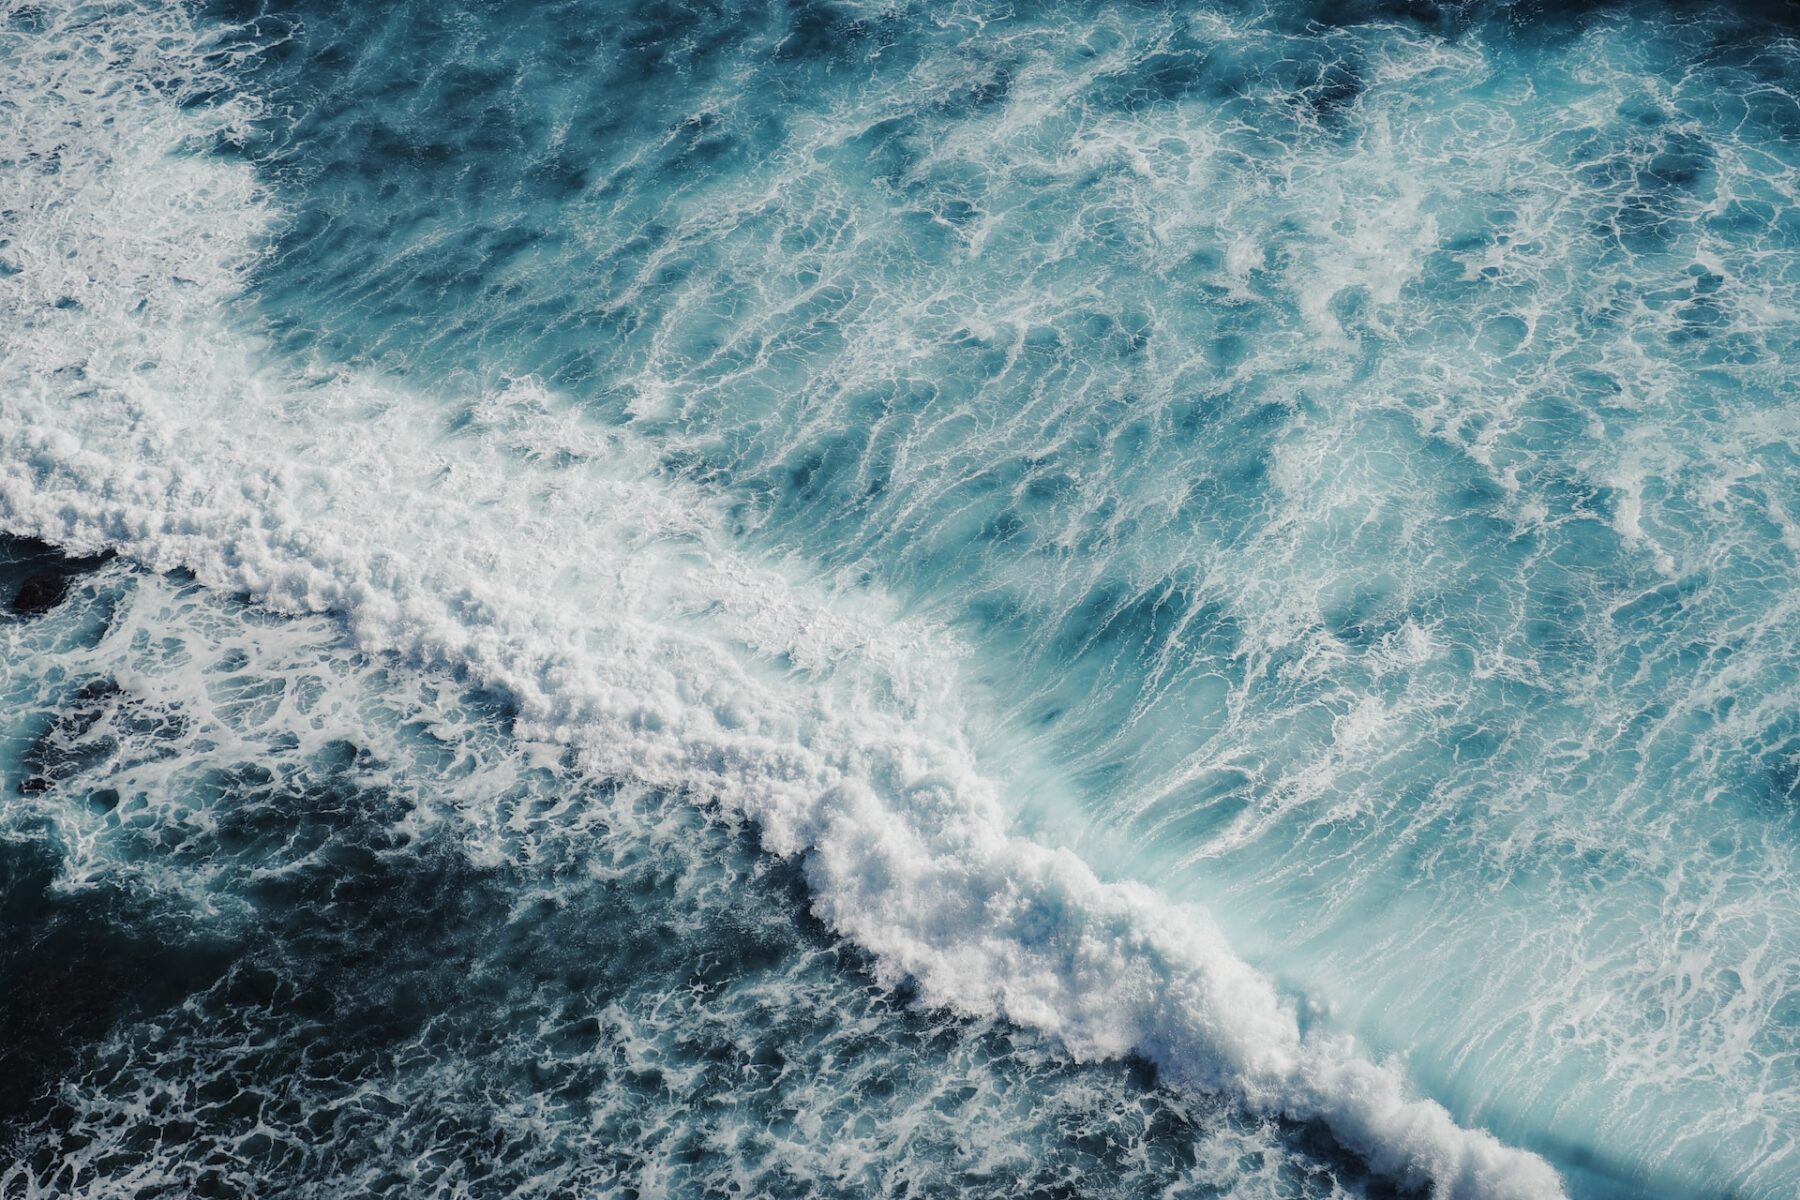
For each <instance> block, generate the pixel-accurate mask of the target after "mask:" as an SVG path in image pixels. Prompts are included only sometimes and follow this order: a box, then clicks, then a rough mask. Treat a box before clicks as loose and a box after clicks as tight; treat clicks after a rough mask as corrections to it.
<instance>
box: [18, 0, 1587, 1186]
mask: <svg viewBox="0 0 1800 1200" xmlns="http://www.w3.org/2000/svg"><path fill="white" fill-rule="evenodd" d="M0 18H3V19H4V21H5V24H6V27H7V28H8V29H9V30H12V31H13V32H10V33H8V34H7V38H8V41H7V43H6V44H5V48H4V51H3V52H0V95H3V96H5V97H8V101H7V103H8V105H9V106H10V107H12V108H14V109H15V112H14V113H13V114H11V116H12V119H9V120H8V121H6V122H5V125H4V132H0V141H3V144H4V145H3V150H0V158H3V159H4V160H5V161H6V162H7V163H8V164H9V165H8V166H7V167H6V168H5V171H6V177H7V183H6V186H7V191H8V194H9V202H8V203H9V207H8V211H7V212H6V214H5V217H4V220H5V229H4V236H5V238H6V243H5V247H4V251H3V253H4V259H5V262H6V265H7V273H6V275H5V277H4V278H3V279H0V327H3V328H5V329H6V330H7V331H8V332H7V333H6V334H5V335H4V343H3V356H0V524H3V525H4V527H5V528H6V529H8V530H10V531H13V532H17V533H23V534H29V535H33V536H38V537H42V538H45V539H47V540H51V541H54V542H57V543H59V544H62V545H64V546H67V547H70V548H73V549H77V550H81V551H88V550H96V549H99V548H101V547H111V548H116V549H118V550H120V551H121V552H123V553H126V554H128V555H130V556H132V557H134V558H135V559H137V560H138V561H140V562H141V563H143V564H145V565H146V566H148V567H151V568H153V569H159V570H162V569H171V568H176V567H184V568H187V569H189V570H192V571H193V572H194V573H195V574H196V575H197V576H198V577H199V578H200V579H201V580H202V581H203V582H204V583H206V584H208V585H210V586H213V587H215V588H221V589H230V590H233V591H238V592H243V593H246V594H248V595H250V596H251V597H253V598H255V599H256V600H257V601H259V602H261V603H263V604H266V605H268V606H270V607H271V608H274V609H277V610H280V611H283V612H292V613H319V612H332V613H336V614H340V615H341V616H342V618H343V619H344V621H345V622H346V623H347V624H348V626H349V628H350V630H351V632H352V634H353V636H354V638H355V639H356V641H357V642H358V644H359V645H361V646H362V647H364V648H365V649H368V650H371V651H394V652H398V653H399V654H401V655H403V656H405V657H406V658H407V659H409V660H410V661H412V662H414V663H416V664H418V665H420V666H422V667H425V668H428V669H433V670H444V671H450V672H454V673H457V674H458V675H461V676H466V677H468V678H471V679H473V680H475V681H478V682H480V683H483V684H485V685H488V686H491V687H494V688H498V689H502V690H504V691H505V692H506V693H507V694H508V695H509V696H510V697H512V699H513V700H514V701H515V703H516V705H517V708H518V713H519V727H520V729H521V731H522V732H523V733H525V734H527V735H528V736H532V737H539V738H549V739H555V740H559V741H563V742H566V743H569V744H571V745H572V746H574V747H575V748H576V750H577V752H578V754H579V755H580V757H581V759H582V761H583V762H584V764H585V765H587V766H589V767H591V768H592V769H594V770H597V771H601V772H606V773H610V774H613V775H616V776H619V777H622V778H628V779H632V780H636V781H640V782H642V783H645V784H648V785H652V786H656V787H664V788H671V789H679V790H683V791H685V792H687V793H689V794H692V795H693V796H694V797H695V798H696V799H698V800H703V801H716V802H718V803H721V804H723V805H726V806H728V807H730V808H732V809H735V810H737V811H740V812H742V813H743V814H744V815H746V816H748V817H750V818H752V819H753V820H754V821H755V822H756V823H757V825H758V827H759V829H760V830H761V836H762V839H763V843H764V845H765V846H766V847H767V849H769V850H770V851H772V852H774V853H776V854H779V855H804V856H805V861H806V874H807V878H808V880H809V881H810V884H811V887H812V890H813V897H814V905H815V908H816V911H817V912H818V914H819V915H820V916H821V917H822V918H823V919H824V920H826V921H827V922H828V923H829V924H830V925H831V927H832V928H833V929H835V930H837V931H838V932H839V933H841V934H843V935H844V936H846V937H849V938H851V939H854V940H855V941H857V942H858V943H860V944H862V945H863V946H865V947H867V948H868V949H869V950H870V951H872V952H873V953H874V954H875V955H876V956H877V957H878V959H879V962H880V964H881V967H880V969H881V971H882V972H883V974H884V975H885V976H886V977H888V978H890V979H892V980H896V981H897V980H900V979H902V978H910V979H912V980H914V981H915V982H916V984H917V986H918V988H919V991H920V994H921V996H922V998H923V999H924V1000H925V1001H926V1002H927V1003H930V1004H934V1005H946V1006H949V1007H952V1008H954V1009H957V1010H961V1011H964V1012H969V1013H986V1012H990V1011H997V1012H999V1013H1001V1014H1003V1015H1004V1016H1006V1017H1007V1018H1009V1019H1010V1020H1012V1021H1015V1022H1017V1023H1019V1024H1021V1025H1023V1026H1027V1027H1029V1028H1032V1029H1037V1030H1042V1031H1044V1032H1046V1033H1048V1034H1050V1035H1053V1036H1054V1037H1055V1038H1057V1039H1058V1040H1059V1041H1060V1042H1061V1044H1062V1045H1064V1046H1065V1047H1066V1048H1067V1050H1068V1051H1069V1053H1070V1054H1071V1055H1073V1056H1074V1057H1076V1058H1077V1059H1088V1058H1094V1057H1100V1056H1115V1055H1124V1054H1128V1053H1134V1052H1135V1053H1137V1054H1140V1055H1143V1056H1144V1057H1146V1058H1148V1059H1150V1060H1151V1061H1153V1062H1155V1063H1156V1064H1157V1065H1158V1066H1159V1067H1160V1068H1161V1070H1162V1073H1163V1077H1164V1078H1165V1079H1166V1080H1167V1081H1169V1082H1171V1083H1173V1084H1175V1085H1178V1086H1183V1087H1192V1088H1200V1089H1205V1090H1209V1091H1223V1092H1226V1093H1229V1094H1233V1095H1236V1096H1239V1097H1241V1098H1242V1099H1243V1101H1244V1102H1245V1103H1246V1104H1247V1105H1249V1106H1250V1107H1251V1108H1252V1109H1254V1110H1258V1111H1263V1112H1268V1113H1280V1114H1284V1115H1287V1116H1290V1117H1294V1118H1298V1119H1302V1120H1319V1121H1323V1122H1324V1123H1325V1124H1326V1125H1328V1126H1329V1127H1330V1129H1331V1130H1332V1131H1333V1133H1334V1134H1335V1135H1336V1136H1337V1137H1338V1138H1339V1139H1340V1140H1341V1141H1342V1142H1343V1143H1344V1144H1346V1145H1347V1146H1349V1147H1351V1148H1353V1149H1355V1150H1356V1151H1357V1152H1358V1153H1360V1154H1361V1155H1363V1156H1365V1157H1366V1158H1367V1160H1368V1161H1369V1162H1370V1164H1371V1165H1372V1166H1373V1167H1374V1168H1375V1169H1377V1170H1378V1171H1380V1172H1382V1173H1384V1174H1387V1175H1389V1176H1392V1177H1393V1178H1395V1179H1397V1180H1399V1181H1401V1182H1403V1183H1406V1184H1410V1185H1417V1186H1426V1185H1430V1186H1433V1187H1434V1188H1435V1190H1436V1191H1437V1192H1438V1194H1441V1195H1444V1196H1450V1197H1521V1198H1523V1197H1544V1196H1554V1195H1559V1194H1560V1193H1561V1189H1560V1186H1559V1183H1558V1181H1557V1179H1556V1177H1555V1174H1554V1173H1553V1172H1552V1171H1551V1169H1550V1168H1549V1167H1548V1166H1547V1165H1546V1164H1545V1163H1544V1162H1542V1161H1541V1160H1539V1159H1538V1158H1536V1157H1534V1156H1532V1155H1529V1154H1526V1153H1523V1152H1520V1151H1516V1150H1512V1149H1509V1148H1507V1147H1505V1146H1502V1145H1501V1144H1500V1143H1499V1142H1498V1141H1496V1140H1495V1139H1494V1138H1492V1137H1491V1136H1489V1135H1487V1134H1484V1133H1481V1132H1478V1131H1470V1130H1465V1129H1461V1128H1459V1127H1458V1126H1457V1125H1456V1124H1455V1123H1454V1121H1453V1120H1452V1119H1451V1117H1450V1116H1449V1114H1448V1113H1447V1112H1446V1111H1445V1110H1444V1109H1443V1108H1442V1107H1441V1106H1439V1105H1437V1104H1435V1103H1432V1102H1430V1101H1427V1100H1421V1099H1416V1098H1410V1097H1409V1096H1408V1095H1407V1093H1406V1090H1405V1087H1404V1084H1403V1081H1402V1079H1401V1077H1400V1075H1399V1074H1397V1073H1396V1072H1395V1071H1394V1070H1391V1069H1389V1068H1385V1067H1381V1066H1376V1065H1373V1064H1371V1063H1369V1062H1367V1061H1365V1060H1363V1059H1361V1058H1359V1057H1358V1056H1357V1054H1356V1052H1355V1050H1354V1049H1353V1047H1352V1046H1351V1045H1350V1044H1349V1043H1348V1042H1347V1041H1346V1040H1342V1039H1337V1038H1332V1037H1324V1036H1316V1035H1310V1034H1303V1033H1302V1031H1301V1029H1300V1027H1299V1023H1298V1021H1297V1019H1296V1016H1295V1013H1294V1011H1293V1009H1292V1007H1291V1005H1290V1004H1289V1003H1287V1002H1286V1001H1284V1000H1283V998H1282V997H1281V996H1279V995H1278V994H1277V992H1276V990H1275V989H1274V988H1273V986H1272V985H1271V984H1270V983H1269V982H1268V981H1267V980H1265V979H1263V978H1262V977H1260V976H1259V975H1258V974H1257V973H1256V972H1254V971H1253V970H1251V969H1250V968H1249V967H1248V966H1246V965H1245V964H1244V963H1243V962H1242V961H1240V960H1239V959H1237V958H1236V957H1235V956H1234V955H1233V954H1232V953H1231V950H1230V948H1229V947H1228V946H1227V945H1226V944H1225V943H1224V941H1223V939H1222V937H1221V936H1220V935H1219V934H1218V932H1216V930H1215V929H1214V927H1213V926H1212V925H1211V923H1210V922H1209V921H1208V920H1207V918H1206V917H1205V916H1204V914H1202V913H1201V912H1199V911H1197V910H1195V909H1193V908H1191V907H1183V906H1177V905H1174V904H1170V903H1167V902H1165V901H1163V900H1161V899H1159V898H1158V897H1157V896H1156V895H1154V894H1153V893H1151V892H1150V891H1148V890H1146V889H1144V888H1141V887H1137V886H1130V885H1119V884H1109V883H1103V882H1101V881H1099V880H1098V879H1097V878H1096V877H1095V875H1094V874H1093V872H1092V871H1091V870H1090V869H1089V868H1088V867H1087V866H1086V865H1085V864H1084V863H1083V862H1082V861H1081V860H1080V859H1078V858H1076V857H1075V856H1074V855H1072V854H1070V853H1067V852H1061V851H1056V850H1052V849H1048V848H1045V847H1043V846H1041V845H1038V844H1035V843H1032V842H1030V841H1026V840H1023V839H1020V838H1017V837H1014V836H1011V835H1009V833H1008V832H1007V821H1006V817H1005V814H1004V812H1003V809H1002V806H1001V803H1000V799H999V793H998V791H997V788H996V786H995V784H994V783H993V781H991V780H990V779H987V778H984V777H983V776H982V775H981V774H979V773H978V772H977V771H976V769H975V766H974V763H973V755H972V752H971V749H970V747H969V746H968V744H967V743H966V739H965V737H964V735H963V733H962V728H963V721H962V718H961V716H960V715H959V712H958V707H957V704H956V702H955V686H954V678H955V672H954V663H955V661H956V659H957V657H958V654H959V651H958V648H957V647H956V646H954V645H952V644H950V642H949V640H948V639H947V637H946V636H945V635H944V634H943V633H942V632H941V631H938V630H935V629H932V628H930V627H929V626H925V625H921V624H917V623H909V622H904V621H896V620H894V619H893V617H892V613H891V611H890V608H889V606H888V605H886V604H885V603H884V602H883V601H882V599H881V598H880V597H878V596H869V595H840V596H835V597H831V596H826V595H823V594H820V593H819V592H817V591H816V590H815V589H812V588H810V587H809V586H808V585H807V584H806V583H805V582H803V581H801V580H799V579H797V578H795V577H794V574H795V573H793V572H787V571H783V570H779V569H775V568H772V567H770V566H768V565H764V564H759V563H756V562H753V561H750V560H748V559H747V558H745V557H744V556H742V555H741V554H740V553H739V552H737V551H736V550H734V549H733V547H732V546H731V545H730V544H728V542H727V540H726V538H725V537H724V536H723V535H722V534H721V533H720V532H718V531H719V530H720V529H723V528H725V527H726V526H725V523H724V521H723V519H722V518H721V517H720V516H719V515H718V514H715V513H713V512H711V511H710V502H709V499H708V497H707V496H706V495H705V494H703V493H700V492H698V491H696V490H693V489H690V488H686V487H682V486H679V485H676V484H673V483H671V482H669V481H668V480H666V479H664V478H660V477H658V475H657V474H656V473H655V472H654V470H653V469H652V468H651V467H650V466H648V465H647V464H648V463H649V462H650V456H648V455H647V454H646V453H645V452H644V450H643V448H642V447H639V446H637V445H635V444H634V443H633V442H631V441H630V440H628V439H626V438H623V437H621V436H619V435H617V434H616V433H613V432H611V431H607V430H604V429H600V428H596V427H595V426H593V425H592V424H590V423H585V422H584V421H583V420H582V419H581V418H580V417H579V416H577V415H573V414H571V413H569V412H567V411H566V410H565V409H564V408H563V406H561V405H559V403H558V402H557V400H556V398H555V397H553V396H550V395H548V394H545V393H543V392H542V391H541V390H540V389H537V388H535V387H534V385H532V384H531V383H530V382H529V381H522V382H520V383H519V384H518V385H517V386H515V387H514V388H513V389H512V390H511V391H509V392H507V393H504V394H501V395H496V396H489V397H485V398H483V399H481V400H479V401H477V402H475V403H473V404H471V405H469V406H467V407H465V408H463V409H461V410H460V411H456V412H451V413H445V412H444V411H443V410H441V409H439V408H437V407H435V406H432V405H429V404H427V403H426V402H424V401H423V400H422V399H420V398H418V397H415V396H412V395H409V394H408V393H407V392H406V391H405V389H404V388H403V387H402V386H400V385H399V384H398V383H396V382H394V381H388V380H380V379H373V378H368V377H358V376H353V375H345V374H339V373H334V372H332V371H331V370H329V369H328V368H314V369H307V368H304V367H299V366H292V365H283V364H279V363H272V362H269V361H267V357H266V355H264V354H263V352H262V351H261V349H260V348H259V346H258V345H257V344H256V343H255V342H254V340H253V339H250V338H247V337H245V336H244V335H242V334H241V333H239V332H237V331H235V330H234V329H233V328H232V327H231V325H230V323H229V320H228V319H227V312H228V309H229V307H230V306H231V305H232V304H233V303H234V302H235V301H236V300H237V298H238V296H239V294H240V288H241V281H242V279H243V277H244V275H245V272H246V271H247V270H248V269H249V268H250V267H251V266H252V265H253V264H254V262H255V261H256V258H257V256H258V254H259V252H260V248H261V247H262V246H264V245H265V244H266V239H267V237H268V234H269V232H270V230H271V228H272V227H273V226H274V224H275V223H276V222H277V221H278V219H279V214H277V213H276V212H275V211H273V209H272V207H271V205H270V204H269V202H268V201H267V199H266V198H265V197H264V196H263V194H262V193H261V191H260V190H259V187H258V183H257V180H256V178H255V175H254V172H253V171H252V170H251V168H250V167H248V166H246V165H244V164H242V163H239V162H234V161H228V160H226V159H224V158H221V157H209V156H206V155H204V154H202V153H200V152H201V151H203V150H205V149H206V148H207V147H209V146H210V145H212V144H215V143H216V142H218V141H220V140H229V139H231V138H232V137H234V136H236V135H237V134H238V133H239V132H241V131H242V130H243V129H244V128H245V123H246V122H247V121H249V120H250V119H251V118H252V117H253V116H254V108H253V106H252V105H251V103H250V102H249V101H248V100H246V99H244V98H241V97H228V98H226V99H222V100H217V99H216V100H211V101H208V102H206V103H203V104H194V105H191V106H185V107H184V105H183V101H184V100H189V99H193V98H195V97H198V96H201V95H203V94H205V93H206V92H208V91H209V90H212V89H217V88H219V87H220V86H221V85H222V83H223V82H224V78H223V74H222V72H223V71H224V70H226V69H228V65H229V62H230V59H231V42H230V36H229V35H224V34H215V33H211V32H208V31H206V30H204V29H201V28H200V27H198V26H196V25H195V24H193V23H192V22H191V21H190V18H189V17H188V16H187V15H185V14H184V13H183V12H182V11H180V10H178V9H176V8H173V7H164V6H156V5H143V6H130V5H121V6H108V7H104V8H98V9H97V8H93V7H78V6H74V5H62V4H56V5H50V6H47V7H44V8H33V9H30V10H27V9H26V8H25V7H24V6H21V5H17V4H12V5H8V6H6V7H5V8H0ZM27 25H33V26H35V28H33V29H29V30H27V31H26V32H23V33H21V32H18V30H20V29H22V28H24V27H25V26H27ZM71 47H79V48H78V49H76V50H74V51H71V50H70V48H71ZM221 63H223V64H225V66H221V65H219V64H221ZM209 64H210V65H209ZM22 112H29V114H30V119H28V120H27V119H20V113H22Z"/></svg>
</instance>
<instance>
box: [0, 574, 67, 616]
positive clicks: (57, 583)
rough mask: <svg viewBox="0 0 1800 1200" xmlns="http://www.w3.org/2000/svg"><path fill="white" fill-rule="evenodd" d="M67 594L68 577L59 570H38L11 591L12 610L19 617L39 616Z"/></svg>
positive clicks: (61, 600) (57, 603) (58, 602)
mask: <svg viewBox="0 0 1800 1200" xmlns="http://www.w3.org/2000/svg"><path fill="white" fill-rule="evenodd" d="M68 595H69V578H68V576H66V575H64V574H63V573H62V572H61V571H39V572H38V573H37V574H35V575H33V576H31V577H30V578H29V579H27V580H26V581H25V582H24V583H22V584H20V585H19V590H18V591H17V592H15V593H13V598H12V610H13V612H15V613H17V614H18V615H19V616H21V617H41V616H43V615H44V614H45V613H47V612H49V611H50V610H51V609H53V608H55V607H56V606H57V605H59V604H61V603H62V602H63V601H64V600H65V599H67V598H68Z"/></svg>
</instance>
